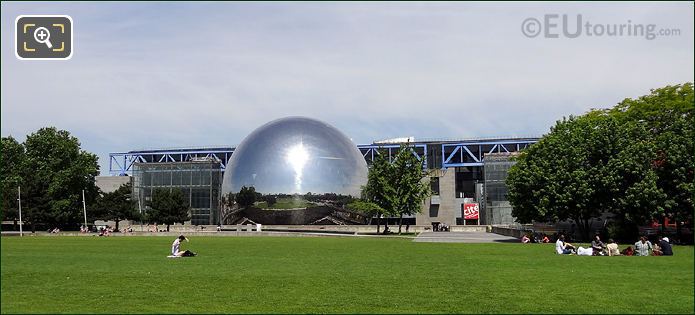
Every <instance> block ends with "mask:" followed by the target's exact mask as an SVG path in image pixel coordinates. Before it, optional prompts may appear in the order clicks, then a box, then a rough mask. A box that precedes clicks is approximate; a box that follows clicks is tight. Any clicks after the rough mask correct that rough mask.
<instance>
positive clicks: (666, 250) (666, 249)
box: [659, 237, 673, 256]
mask: <svg viewBox="0 0 695 315" xmlns="http://www.w3.org/2000/svg"><path fill="white" fill-rule="evenodd" d="M659 247H661V255H663V256H673V248H671V243H669V242H668V237H664V238H662V239H661V241H660V242H659Z"/></svg>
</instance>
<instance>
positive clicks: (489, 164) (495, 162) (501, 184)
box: [481, 153, 516, 224]
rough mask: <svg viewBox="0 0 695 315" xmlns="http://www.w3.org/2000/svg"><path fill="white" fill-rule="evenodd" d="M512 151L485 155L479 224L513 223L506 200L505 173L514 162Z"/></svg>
mask: <svg viewBox="0 0 695 315" xmlns="http://www.w3.org/2000/svg"><path fill="white" fill-rule="evenodd" d="M514 155H516V154H514V153H494V154H487V155H485V160H484V167H483V169H484V174H485V182H484V183H485V184H484V185H485V188H484V195H485V202H484V203H483V209H482V210H483V213H484V215H482V216H481V219H482V220H481V221H483V220H484V221H483V222H481V224H513V223H514V217H513V216H512V205H511V204H510V203H509V201H508V200H507V185H506V184H505V181H506V180H507V174H508V172H509V168H510V167H512V165H514V164H515V163H516V162H514V161H513V160H512V157H513V156H514Z"/></svg>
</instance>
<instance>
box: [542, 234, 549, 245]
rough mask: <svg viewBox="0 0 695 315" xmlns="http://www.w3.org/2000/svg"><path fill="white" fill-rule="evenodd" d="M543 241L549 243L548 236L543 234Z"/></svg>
mask: <svg viewBox="0 0 695 315" xmlns="http://www.w3.org/2000/svg"><path fill="white" fill-rule="evenodd" d="M541 242H543V243H550V239H549V238H548V235H545V234H543V240H541Z"/></svg>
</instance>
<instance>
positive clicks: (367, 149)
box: [357, 143, 427, 166]
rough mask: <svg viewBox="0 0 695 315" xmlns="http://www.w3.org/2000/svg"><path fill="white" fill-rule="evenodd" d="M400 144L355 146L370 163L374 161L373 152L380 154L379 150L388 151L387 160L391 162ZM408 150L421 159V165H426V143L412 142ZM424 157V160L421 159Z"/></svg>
mask: <svg viewBox="0 0 695 315" xmlns="http://www.w3.org/2000/svg"><path fill="white" fill-rule="evenodd" d="M400 147H401V145H400V144H388V145H386V144H384V145H380V144H364V145H358V146H357V148H358V149H360V152H362V156H364V159H365V160H367V163H371V162H373V161H374V154H380V153H379V151H383V152H388V157H389V162H393V159H394V157H395V155H396V153H397V152H398V149H400ZM410 151H412V152H413V155H415V157H416V158H417V159H418V160H421V161H422V163H423V165H425V166H426V165H427V145H426V144H417V143H414V144H413V145H412V147H411V149H410ZM423 159H424V160H423Z"/></svg>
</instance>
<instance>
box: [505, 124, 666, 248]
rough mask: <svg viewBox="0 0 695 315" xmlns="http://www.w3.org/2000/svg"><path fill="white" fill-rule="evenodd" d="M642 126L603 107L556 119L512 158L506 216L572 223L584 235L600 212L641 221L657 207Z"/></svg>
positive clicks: (657, 195) (659, 193) (648, 146)
mask: <svg viewBox="0 0 695 315" xmlns="http://www.w3.org/2000/svg"><path fill="white" fill-rule="evenodd" d="M654 158H655V153H654V150H653V145H652V144H651V143H650V142H649V141H647V132H646V128H645V127H644V126H643V125H641V124H637V123H630V124H628V123H621V122H620V121H618V120H617V119H616V118H615V117H613V116H612V115H609V114H608V113H606V112H605V111H592V112H589V113H587V114H586V115H584V116H580V117H570V118H569V119H563V120H561V121H558V122H557V124H556V125H555V126H554V127H553V128H552V129H551V131H550V133H549V134H547V135H545V136H544V137H543V138H542V139H541V140H540V141H539V142H538V143H536V144H534V145H532V146H531V147H529V148H528V149H527V150H526V151H525V152H523V153H521V155H520V156H519V157H518V158H517V159H516V160H517V163H516V164H515V165H514V166H513V167H512V168H511V169H510V170H509V175H508V177H507V186H508V189H509V191H508V199H509V201H510V203H511V204H512V206H513V210H512V215H513V216H514V217H516V218H517V221H519V222H521V223H530V222H532V221H534V220H535V221H550V222H557V221H564V220H567V219H572V220H574V221H575V222H576V223H577V226H578V228H579V232H580V234H581V236H582V237H583V238H584V239H589V232H590V226H591V220H592V219H593V218H598V217H600V216H601V215H602V214H603V213H605V212H609V211H610V212H613V213H617V214H619V215H622V216H623V217H624V218H626V219H628V220H643V219H644V218H646V217H649V216H653V215H654V214H655V213H658V212H659V211H663V208H661V207H659V205H658V200H660V199H661V198H663V192H662V191H661V190H660V189H659V188H658V187H657V186H656V174H655V172H654V170H653V168H652V161H653V160H654Z"/></svg>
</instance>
